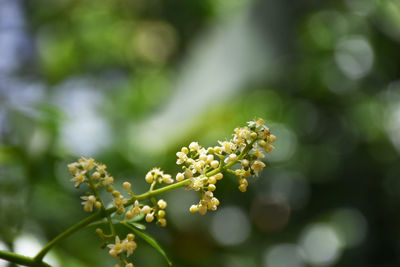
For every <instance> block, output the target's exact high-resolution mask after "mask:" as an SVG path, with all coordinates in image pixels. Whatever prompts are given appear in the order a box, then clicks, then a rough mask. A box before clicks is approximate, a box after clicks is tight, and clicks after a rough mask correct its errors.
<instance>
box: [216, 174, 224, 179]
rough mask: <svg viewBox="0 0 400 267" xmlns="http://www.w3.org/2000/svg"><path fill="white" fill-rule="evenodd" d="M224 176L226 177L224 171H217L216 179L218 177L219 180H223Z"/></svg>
mask: <svg viewBox="0 0 400 267" xmlns="http://www.w3.org/2000/svg"><path fill="white" fill-rule="evenodd" d="M223 177H224V175H223V174H222V173H217V174H216V175H215V179H217V180H221V179H222V178H223Z"/></svg>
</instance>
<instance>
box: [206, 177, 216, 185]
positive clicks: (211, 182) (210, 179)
mask: <svg viewBox="0 0 400 267" xmlns="http://www.w3.org/2000/svg"><path fill="white" fill-rule="evenodd" d="M216 182H217V179H216V178H215V176H211V177H210V178H208V183H209V184H215V183H216Z"/></svg>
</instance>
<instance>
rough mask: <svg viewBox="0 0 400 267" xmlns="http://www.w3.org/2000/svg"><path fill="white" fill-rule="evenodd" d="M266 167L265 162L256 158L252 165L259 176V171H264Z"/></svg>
mask: <svg viewBox="0 0 400 267" xmlns="http://www.w3.org/2000/svg"><path fill="white" fill-rule="evenodd" d="M264 167H265V164H264V162H262V161H260V160H256V161H254V163H253V164H252V165H251V168H252V169H253V170H254V172H255V173H256V176H258V172H259V171H262V170H263V169H264Z"/></svg>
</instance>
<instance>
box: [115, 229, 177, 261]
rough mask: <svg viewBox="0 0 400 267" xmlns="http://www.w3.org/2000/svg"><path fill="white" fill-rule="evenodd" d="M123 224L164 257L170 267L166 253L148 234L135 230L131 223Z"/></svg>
mask: <svg viewBox="0 0 400 267" xmlns="http://www.w3.org/2000/svg"><path fill="white" fill-rule="evenodd" d="M123 224H124V225H125V226H126V227H128V228H129V229H131V230H132V231H133V232H135V234H137V235H138V236H140V237H141V238H142V239H143V240H144V241H146V242H147V243H149V245H150V246H152V247H153V248H155V249H156V250H157V251H158V252H159V253H160V254H161V255H163V256H164V258H165V260H166V261H167V262H168V265H169V266H172V262H171V261H170V260H169V259H168V256H167V253H165V251H164V250H163V249H162V248H161V247H160V245H159V244H158V243H157V241H156V240H155V239H154V238H152V237H151V236H149V235H148V234H145V233H143V232H142V231H140V230H138V229H136V228H135V226H133V224H132V223H123Z"/></svg>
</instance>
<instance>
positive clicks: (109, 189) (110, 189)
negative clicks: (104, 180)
mask: <svg viewBox="0 0 400 267" xmlns="http://www.w3.org/2000/svg"><path fill="white" fill-rule="evenodd" d="M106 191H107V192H108V193H111V192H112V191H114V187H113V186H112V185H107V186H106Z"/></svg>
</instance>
